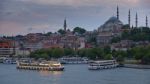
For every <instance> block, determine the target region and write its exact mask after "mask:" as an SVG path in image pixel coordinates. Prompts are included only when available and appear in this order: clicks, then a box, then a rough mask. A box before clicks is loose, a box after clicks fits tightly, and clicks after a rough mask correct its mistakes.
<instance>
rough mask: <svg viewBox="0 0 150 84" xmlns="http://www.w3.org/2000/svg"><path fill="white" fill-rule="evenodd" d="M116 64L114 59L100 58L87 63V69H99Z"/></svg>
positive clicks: (108, 67) (113, 66) (115, 65)
mask: <svg viewBox="0 0 150 84" xmlns="http://www.w3.org/2000/svg"><path fill="white" fill-rule="evenodd" d="M117 66H118V63H117V62H116V60H101V61H93V62H90V63H89V66H88V69H89V70H101V69H111V68H115V67H117Z"/></svg>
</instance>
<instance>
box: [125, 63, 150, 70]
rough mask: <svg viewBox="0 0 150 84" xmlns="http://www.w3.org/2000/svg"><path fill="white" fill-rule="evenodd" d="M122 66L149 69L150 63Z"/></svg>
mask: <svg viewBox="0 0 150 84" xmlns="http://www.w3.org/2000/svg"><path fill="white" fill-rule="evenodd" d="M124 67H125V68H135V69H150V65H140V64H124Z"/></svg>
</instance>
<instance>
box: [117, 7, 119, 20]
mask: <svg viewBox="0 0 150 84" xmlns="http://www.w3.org/2000/svg"><path fill="white" fill-rule="evenodd" d="M117 19H118V20H119V7H118V6H117Z"/></svg>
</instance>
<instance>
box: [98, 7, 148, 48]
mask: <svg viewBox="0 0 150 84" xmlns="http://www.w3.org/2000/svg"><path fill="white" fill-rule="evenodd" d="M128 25H129V28H131V14H130V10H129V12H128ZM123 26H124V24H123V22H122V21H121V20H120V19H119V7H118V6H117V15H116V16H113V17H110V18H109V19H108V20H107V21H106V22H105V23H104V24H103V25H101V26H100V27H98V35H97V38H96V40H97V44H98V45H103V46H105V45H107V44H110V42H111V39H112V38H113V37H117V36H120V35H121V33H122V27H123ZM146 27H148V17H147V16H146ZM135 28H138V14H137V13H136V16H135Z"/></svg>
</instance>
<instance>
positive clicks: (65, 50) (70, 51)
mask: <svg viewBox="0 0 150 84" xmlns="http://www.w3.org/2000/svg"><path fill="white" fill-rule="evenodd" d="M73 54H74V50H73V49H69V48H65V49H64V55H65V56H68V55H73Z"/></svg>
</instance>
